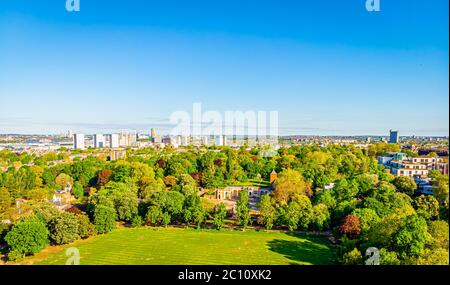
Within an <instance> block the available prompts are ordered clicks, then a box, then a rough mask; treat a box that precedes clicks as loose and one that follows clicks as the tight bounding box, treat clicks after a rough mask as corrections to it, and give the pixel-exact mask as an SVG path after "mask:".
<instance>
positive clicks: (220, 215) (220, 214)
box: [213, 203, 227, 230]
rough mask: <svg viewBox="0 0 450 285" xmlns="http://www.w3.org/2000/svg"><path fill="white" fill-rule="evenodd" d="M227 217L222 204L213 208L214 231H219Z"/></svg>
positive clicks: (225, 209)
mask: <svg viewBox="0 0 450 285" xmlns="http://www.w3.org/2000/svg"><path fill="white" fill-rule="evenodd" d="M226 217H227V208H226V206H225V204H224V203H220V204H218V205H216V206H215V207H214V213H213V224H214V226H215V227H216V229H218V230H220V229H221V228H222V227H223V225H224V224H225V219H226Z"/></svg>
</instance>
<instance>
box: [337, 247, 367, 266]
mask: <svg viewBox="0 0 450 285" xmlns="http://www.w3.org/2000/svg"><path fill="white" fill-rule="evenodd" d="M342 263H343V264H345V265H362V264H363V257H362V255H361V252H360V251H359V250H358V249H357V248H354V249H353V250H352V251H350V252H347V253H345V254H344V256H343V257H342Z"/></svg>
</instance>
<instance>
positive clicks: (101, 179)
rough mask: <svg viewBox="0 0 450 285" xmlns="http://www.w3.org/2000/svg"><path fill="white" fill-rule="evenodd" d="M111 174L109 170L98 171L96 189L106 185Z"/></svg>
mask: <svg viewBox="0 0 450 285" xmlns="http://www.w3.org/2000/svg"><path fill="white" fill-rule="evenodd" d="M112 173H113V172H112V170H110V169H103V170H100V171H99V172H98V174H97V187H98V188H101V187H103V186H105V185H106V184H108V182H109V180H110V177H111V175H112Z"/></svg>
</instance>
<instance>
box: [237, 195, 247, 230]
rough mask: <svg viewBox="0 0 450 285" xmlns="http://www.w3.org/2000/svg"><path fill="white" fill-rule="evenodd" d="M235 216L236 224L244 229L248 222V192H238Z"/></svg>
mask: <svg viewBox="0 0 450 285" xmlns="http://www.w3.org/2000/svg"><path fill="white" fill-rule="evenodd" d="M236 215H237V220H238V224H239V225H240V226H241V227H243V228H244V229H245V227H246V226H247V225H248V224H249V222H250V210H249V208H248V192H247V191H240V192H239V196H238V200H237V201H236Z"/></svg>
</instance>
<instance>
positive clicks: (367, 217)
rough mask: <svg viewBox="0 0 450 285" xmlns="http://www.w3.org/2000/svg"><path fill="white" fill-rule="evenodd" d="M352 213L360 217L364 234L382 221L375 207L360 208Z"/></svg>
mask: <svg viewBox="0 0 450 285" xmlns="http://www.w3.org/2000/svg"><path fill="white" fill-rule="evenodd" d="M352 214H353V215H355V216H356V217H358V218H359V221H360V224H361V232H362V233H363V234H364V233H367V232H369V230H370V228H371V227H372V226H373V225H375V224H376V223H378V222H379V221H380V217H378V215H377V212H375V210H373V209H369V208H358V209H355V210H354V211H353V213H352Z"/></svg>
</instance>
